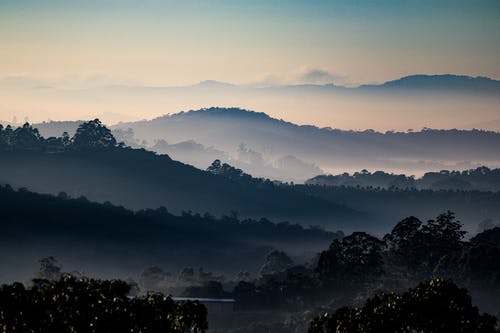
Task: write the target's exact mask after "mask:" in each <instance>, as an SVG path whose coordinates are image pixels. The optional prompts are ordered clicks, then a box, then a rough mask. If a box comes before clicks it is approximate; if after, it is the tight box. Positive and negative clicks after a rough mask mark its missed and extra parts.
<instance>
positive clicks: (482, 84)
mask: <svg viewBox="0 0 500 333" xmlns="http://www.w3.org/2000/svg"><path fill="white" fill-rule="evenodd" d="M358 89H362V90H367V89H376V90H378V91H381V90H387V89H401V90H407V91H410V90H414V91H422V90H423V91H434V92H443V91H448V92H457V93H464V92H465V93H481V94H494V95H497V96H500V81H498V80H493V79H490V78H487V77H481V76H477V77H471V76H465V75H452V74H443V75H423V74H420V75H410V76H405V77H402V78H400V79H397V80H393V81H388V82H385V83H383V84H378V85H363V86H360V87H359V88H358Z"/></svg>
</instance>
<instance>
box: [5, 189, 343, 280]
mask: <svg viewBox="0 0 500 333" xmlns="http://www.w3.org/2000/svg"><path fill="white" fill-rule="evenodd" d="M130 191H133V189H130ZM0 210H1V212H2V218H1V219H0V230H1V232H0V281H2V282H5V281H6V280H12V279H20V280H24V279H26V278H27V277H29V276H33V275H32V274H33V273H34V271H35V266H36V264H35V263H36V260H38V259H40V258H42V257H46V256H49V255H50V256H56V257H57V258H58V259H60V260H61V262H62V263H64V265H65V267H66V268H68V269H70V270H71V269H74V270H79V271H82V270H84V271H85V272H86V273H89V274H91V275H94V276H96V275H97V276H108V277H113V278H116V277H117V276H121V277H127V276H133V275H137V274H138V273H139V272H141V271H142V270H143V269H144V268H146V267H148V265H159V266H161V267H164V268H165V269H167V270H170V271H172V270H173V271H174V272H175V271H179V270H180V269H181V268H182V267H186V266H194V267H200V266H203V267H205V268H206V269H210V270H212V269H215V270H218V271H219V272H223V273H231V274H234V273H237V272H238V271H239V270H241V269H245V270H249V271H253V272H256V271H257V270H258V268H259V267H260V266H261V265H262V264H263V262H264V261H265V255H266V253H267V252H268V251H269V250H270V249H272V248H280V249H286V250H287V251H291V252H290V253H293V254H294V256H297V258H299V257H300V258H302V259H305V258H307V257H308V256H310V255H311V254H312V253H314V251H318V250H319V249H321V247H325V246H327V244H328V243H329V242H331V241H332V239H334V238H336V237H337V236H338V235H337V234H335V233H331V232H326V231H323V230H321V229H318V228H303V227H301V226H299V225H293V224H289V223H279V224H274V223H271V222H270V221H269V220H266V219H261V220H238V219H237V218H235V217H228V216H225V217H223V218H221V219H216V218H214V217H211V216H209V215H205V216H200V215H191V214H188V213H184V214H182V216H175V215H173V214H171V213H169V212H168V211H167V210H166V209H165V208H159V209H155V210H141V211H138V212H133V211H130V210H127V209H125V208H122V207H118V206H113V205H111V204H109V203H106V204H98V203H93V202H89V201H87V200H86V199H84V198H79V199H69V198H67V196H66V195H65V194H60V195H59V196H58V197H54V196H50V195H40V194H36V193H32V192H29V191H27V190H19V191H15V190H13V189H12V188H10V187H8V186H7V187H6V186H0Z"/></svg>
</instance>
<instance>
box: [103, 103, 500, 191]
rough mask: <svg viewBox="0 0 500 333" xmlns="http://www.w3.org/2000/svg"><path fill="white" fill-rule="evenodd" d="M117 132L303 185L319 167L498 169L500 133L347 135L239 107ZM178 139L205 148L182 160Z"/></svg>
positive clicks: (135, 140) (201, 164) (162, 149)
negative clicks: (485, 167)
mask: <svg viewBox="0 0 500 333" xmlns="http://www.w3.org/2000/svg"><path fill="white" fill-rule="evenodd" d="M113 129H114V130H119V131H122V134H126V135H127V138H128V139H129V140H130V142H132V143H135V144H138V145H143V146H147V147H149V148H150V149H152V150H155V151H158V152H167V153H174V154H175V153H179V155H178V156H179V158H181V159H185V160H186V162H188V163H191V164H193V165H196V166H198V167H206V160H203V159H200V160H197V159H196V158H195V157H194V156H193V155H192V156H191V157H189V154H188V152H187V151H188V150H189V149H190V148H192V150H191V152H192V154H194V153H195V152H196V150H198V151H202V150H204V153H205V154H210V151H211V152H212V158H213V159H215V158H221V152H222V154H224V153H225V156H224V158H225V159H226V160H227V161H229V163H231V164H234V165H236V166H238V167H240V168H242V169H243V170H245V171H246V172H249V173H251V174H253V175H256V176H265V177H270V178H275V179H281V180H295V181H305V180H306V179H307V178H311V177H312V176H311V177H308V176H309V175H311V173H314V172H318V168H319V169H322V170H324V171H327V172H344V171H351V170H361V169H376V170H386V171H390V172H401V171H402V170H405V172H408V173H410V174H420V173H423V172H425V171H430V170H436V171H439V170H442V169H454V168H460V169H470V168H473V167H477V166H481V165H486V166H490V167H495V166H498V165H500V157H499V156H500V148H499V147H500V133H496V132H487V131H480V130H432V129H423V130H421V131H415V132H412V131H409V132H385V133H380V132H376V131H372V130H366V131H344V130H338V129H332V128H318V127H315V126H305V125H303V126H299V125H296V124H293V123H290V122H286V121H283V120H278V119H274V118H271V117H269V116H268V115H266V114H264V113H257V112H252V111H247V110H242V109H237V108H231V109H224V108H210V109H202V110H198V111H189V112H181V113H177V114H173V115H168V116H163V117H159V118H156V119H153V120H150V121H140V122H134V123H125V124H118V125H116V126H114V127H113ZM180 142H191V143H197V144H199V145H203V146H199V145H198V146H196V145H193V144H192V145H191V147H184V155H182V154H181V152H180V151H179V147H173V145H174V144H179V143H180ZM176 148H177V149H176ZM173 156H175V155H173ZM471 161H474V162H471ZM294 170H297V171H296V172H293V171H294Z"/></svg>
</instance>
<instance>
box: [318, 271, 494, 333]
mask: <svg viewBox="0 0 500 333" xmlns="http://www.w3.org/2000/svg"><path fill="white" fill-rule="evenodd" d="M496 323H497V319H496V318H495V317H493V316H490V315H488V314H483V315H481V314H480V313H479V310H478V308H477V307H475V306H473V305H472V303H471V298H470V296H469V294H468V292H467V290H466V289H462V288H459V287H458V286H457V285H455V284H454V283H453V282H452V281H451V280H444V279H432V280H428V281H425V282H422V283H420V284H419V285H418V286H416V287H415V288H412V289H410V290H408V291H407V292H405V293H402V294H397V293H389V294H386V293H382V294H379V295H376V296H374V297H372V298H369V299H368V300H367V301H366V302H365V304H364V306H363V307H361V308H349V307H343V308H340V309H338V310H337V311H336V312H335V313H333V314H324V315H322V316H319V317H316V318H315V319H314V320H313V321H312V322H311V326H310V328H309V333H333V332H338V333H343V332H345V333H353V332H436V333H438V332H443V333H444V332H457V333H458V332H478V333H479V332H484V333H486V332H498V330H495V325H496Z"/></svg>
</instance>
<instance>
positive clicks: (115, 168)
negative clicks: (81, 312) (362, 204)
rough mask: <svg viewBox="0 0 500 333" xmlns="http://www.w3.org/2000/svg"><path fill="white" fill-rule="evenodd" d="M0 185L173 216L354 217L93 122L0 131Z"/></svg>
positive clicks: (326, 219)
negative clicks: (120, 139)
mask: <svg viewBox="0 0 500 333" xmlns="http://www.w3.org/2000/svg"><path fill="white" fill-rule="evenodd" d="M0 159H1V163H0V183H4V184H11V185H12V186H14V187H26V188H28V189H30V190H32V191H36V192H42V193H52V194H57V193H59V192H61V191H62V192H66V193H67V194H68V195H69V196H70V197H79V196H85V197H87V198H88V199H90V200H93V201H98V202H105V201H110V202H111V203H113V204H118V205H123V206H125V207H127V208H131V209H141V208H157V207H160V206H166V207H168V209H169V210H171V211H173V212H175V213H180V212H181V211H183V210H184V211H188V210H192V211H194V212H200V213H205V212H209V213H211V214H215V215H221V214H229V212H230V211H236V212H238V213H239V214H240V216H242V217H255V218H260V217H267V218H272V219H278V220H289V221H292V222H304V223H305V224H321V223H323V224H325V223H326V222H328V223H329V226H330V227H332V228H334V229H335V230H336V229H338V228H336V227H335V225H336V223H337V222H338V224H339V226H340V225H341V222H347V221H349V222H353V223H354V222H355V221H356V220H357V218H358V217H360V214H359V213H358V212H356V211H354V210H352V209H349V208H347V207H345V206H341V205H337V204H335V203H331V202H328V201H326V200H324V199H320V198H315V197H311V196H309V195H306V194H304V193H301V192H299V191H295V190H294V189H291V188H289V187H285V186H280V185H275V184H273V183H272V182H270V181H266V182H257V183H241V182H237V181H234V180H232V179H227V178H226V177H221V176H219V175H214V174H212V173H210V172H206V171H202V170H199V169H196V168H194V167H192V166H189V165H185V164H182V163H180V162H176V161H173V160H172V159H170V158H169V157H168V156H167V155H157V154H155V153H153V152H148V151H145V150H143V149H131V148H126V147H123V146H120V145H119V144H117V142H116V140H115V138H114V137H113V135H112V134H111V132H110V131H109V130H108V129H107V128H105V127H104V126H103V125H102V124H100V122H99V121H98V120H95V121H91V122H88V123H83V124H82V125H80V127H79V128H78V130H77V132H76V133H75V135H74V136H73V137H72V138H70V137H69V136H68V135H67V134H66V135H63V136H62V137H59V138H55V137H51V138H47V139H44V138H42V137H41V136H40V135H39V133H38V131H37V130H36V129H33V128H32V127H31V126H29V125H28V124H26V125H25V126H23V127H19V128H17V129H15V130H14V129H12V128H10V127H7V128H5V129H3V130H1V131H0Z"/></svg>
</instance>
